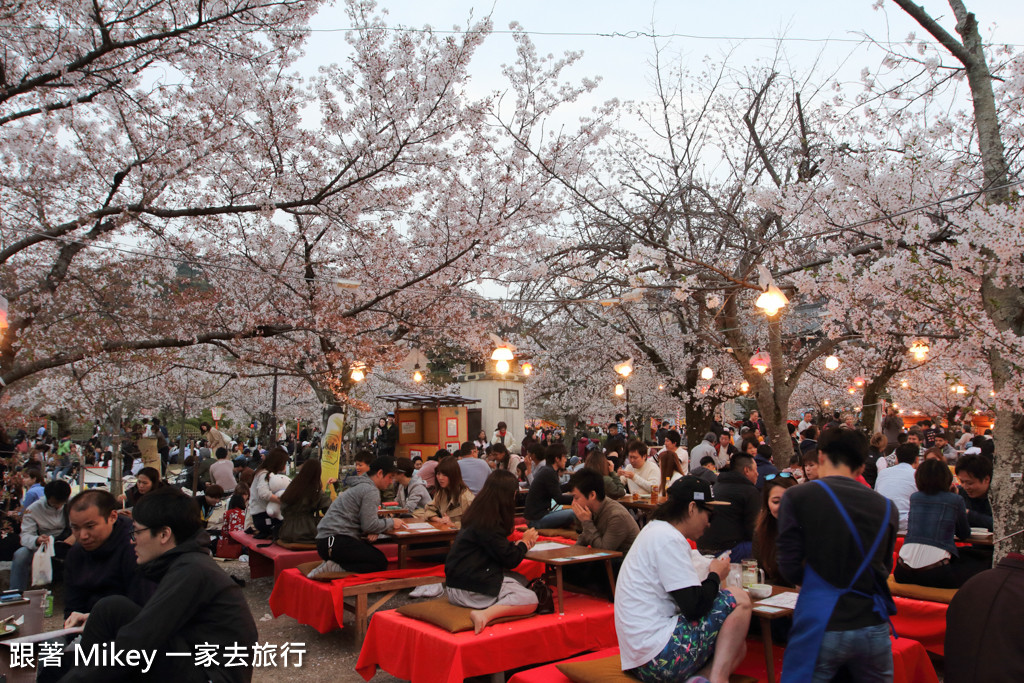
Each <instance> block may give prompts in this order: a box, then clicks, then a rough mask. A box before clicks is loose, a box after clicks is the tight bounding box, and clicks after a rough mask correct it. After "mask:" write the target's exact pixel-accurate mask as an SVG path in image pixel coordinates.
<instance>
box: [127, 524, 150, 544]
mask: <svg viewBox="0 0 1024 683" xmlns="http://www.w3.org/2000/svg"><path fill="white" fill-rule="evenodd" d="M140 531H149V527H148V526H140V527H139V528H138V529H136V528H135V527H134V526H133V527H132V530H131V531H129V532H128V535H129V536H131V539H132V540H133V541H134V540H135V534H137V533H139V532H140Z"/></svg>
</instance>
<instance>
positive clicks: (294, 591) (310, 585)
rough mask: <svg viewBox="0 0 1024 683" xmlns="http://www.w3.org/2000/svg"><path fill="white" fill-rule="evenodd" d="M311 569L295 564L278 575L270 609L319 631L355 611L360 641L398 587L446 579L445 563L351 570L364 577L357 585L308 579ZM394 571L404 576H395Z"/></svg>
mask: <svg viewBox="0 0 1024 683" xmlns="http://www.w3.org/2000/svg"><path fill="white" fill-rule="evenodd" d="M317 564H319V561H317V562H311V563H309V565H314V566H315V565H317ZM310 569H312V567H311V566H307V565H303V566H302V567H293V568H289V569H286V570H285V571H283V572H282V573H281V575H280V576H278V577H277V580H276V581H275V582H274V590H273V592H272V593H271V594H270V611H271V612H272V613H273V615H274V616H275V617H279V616H281V615H282V614H285V615H287V616H290V617H292V618H293V619H295V620H296V621H298V622H299V623H300V624H305V625H307V626H312V627H313V628H315V629H316V630H317V631H319V632H320V633H327V632H329V631H333V630H334V629H338V628H341V627H342V624H343V619H344V614H345V612H346V611H348V612H352V614H353V615H354V618H355V627H356V638H357V639H358V640H360V641H361V640H362V639H363V637H364V636H365V635H366V627H367V623H368V621H369V619H370V615H372V614H373V613H374V612H376V611H377V610H379V609H380V608H381V607H383V606H384V605H385V604H386V603H387V601H388V600H390V599H391V598H393V597H395V595H396V594H397V593H398V591H400V590H404V589H406V588H415V587H416V586H424V585H427V584H433V583H441V582H443V581H444V566H443V565H434V566H431V567H419V568H415V569H406V570H389V571H384V572H374V573H370V574H360V575H354V574H348V575H349V576H358V577H359V579H360V580H361V581H363V582H362V583H359V584H357V585H343V584H344V579H341V580H338V581H314V580H312V579H307V578H306V577H305V576H304V575H303V574H304V572H303V570H305V571H309V570H310ZM395 574H402V576H399V577H395V576H394V575H395ZM374 577H381V578H379V579H375V578H374ZM371 599H373V602H372V603H371V602H370V601H371Z"/></svg>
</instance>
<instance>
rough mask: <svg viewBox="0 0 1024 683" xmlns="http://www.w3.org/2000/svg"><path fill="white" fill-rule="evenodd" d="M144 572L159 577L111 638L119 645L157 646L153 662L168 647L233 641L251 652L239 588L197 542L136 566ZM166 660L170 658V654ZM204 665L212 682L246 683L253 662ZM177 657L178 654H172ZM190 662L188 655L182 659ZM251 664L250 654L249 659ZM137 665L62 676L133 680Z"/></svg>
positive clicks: (249, 621) (220, 648) (252, 630)
mask: <svg viewBox="0 0 1024 683" xmlns="http://www.w3.org/2000/svg"><path fill="white" fill-rule="evenodd" d="M139 571H140V573H141V574H142V576H143V577H145V578H148V579H152V580H153V581H158V582H159V584H158V585H157V588H156V592H155V593H153V596H152V597H151V598H150V599H149V600H148V601H147V602H146V604H145V606H143V608H142V611H140V612H139V614H138V616H136V617H135V619H133V620H132V621H131V622H129V623H127V624H125V625H123V626H121V628H120V629H119V630H118V632H117V637H116V638H115V640H114V646H115V647H116V648H117V649H119V650H154V649H155V650H157V651H158V653H159V655H158V657H157V661H158V662H159V661H160V659H161V657H162V656H163V654H164V653H166V652H183V651H187V652H195V650H196V645H200V644H203V643H210V644H214V645H216V646H217V652H219V653H223V652H224V651H225V648H226V647H228V646H233V645H235V644H236V643H237V644H239V645H244V646H245V647H247V648H250V650H247V652H251V647H252V644H253V643H255V642H256V641H257V639H258V638H259V633H258V632H257V631H256V622H255V621H254V620H253V618H252V612H251V611H250V610H249V603H248V602H246V600H245V596H244V595H243V594H242V589H241V588H239V587H238V586H237V585H236V584H235V582H234V581H232V580H231V577H230V576H228V574H227V572H225V571H224V570H223V569H221V568H220V567H219V566H218V565H217V563H216V562H214V561H213V558H211V557H210V553H209V552H208V551H207V550H206V548H203V547H201V546H200V544H199V541H197V540H196V539H190V540H188V541H185V542H184V543H182V544H181V545H179V546H177V547H175V548H172V549H171V550H169V551H167V552H166V553H164V554H163V555H161V556H159V557H157V558H155V559H153V560H150V561H149V562H147V563H146V564H143V565H140V566H139ZM168 659H170V658H168ZM217 659H218V660H219V661H220V663H221V666H220V667H219V668H218V667H211V668H207V669H204V675H205V676H206V677H207V678H208V679H209V680H211V681H214V683H248V682H249V681H250V680H252V668H251V666H239V667H230V668H229V667H225V666H223V665H224V663H225V659H224V658H223V657H218V658H217ZM173 661H179V658H173ZM180 661H181V662H187V665H188V666H189V667H191V666H192V660H191V659H180ZM247 662H248V663H251V657H250V658H247ZM138 678H139V675H138V670H137V669H132V668H128V667H124V668H116V667H88V668H87V667H77V668H76V669H75V670H74V671H72V672H71V673H69V674H68V675H67V676H65V677H64V678H62V679H61V681H62V682H64V681H96V682H97V683H105V682H106V681H115V680H136V679H138Z"/></svg>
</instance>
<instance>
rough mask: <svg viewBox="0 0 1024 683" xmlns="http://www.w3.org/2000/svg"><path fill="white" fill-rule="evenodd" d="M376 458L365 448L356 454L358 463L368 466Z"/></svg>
mask: <svg viewBox="0 0 1024 683" xmlns="http://www.w3.org/2000/svg"><path fill="white" fill-rule="evenodd" d="M447 452H448V451H445V453H447ZM375 457H376V456H375V455H374V454H373V451H368V450H366V449H365V448H364V449H363V450H361V451H357V452H356V462H361V463H365V464H367V465H369V464H371V463H373V459H374V458H375Z"/></svg>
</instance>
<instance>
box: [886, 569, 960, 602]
mask: <svg viewBox="0 0 1024 683" xmlns="http://www.w3.org/2000/svg"><path fill="white" fill-rule="evenodd" d="M889 592H890V593H892V594H893V595H894V596H898V597H901V598H911V599H912V600H927V601H928V602H941V603H944V604H946V605H948V604H949V603H950V602H951V601H952V600H953V596H954V595H956V589H955V588H929V587H928V586H918V585H916V584H913V583H896V579H894V578H893V577H892V575H891V574H890V575H889Z"/></svg>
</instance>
